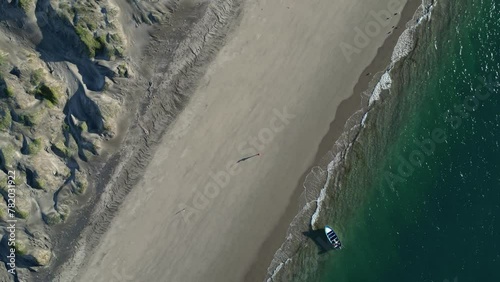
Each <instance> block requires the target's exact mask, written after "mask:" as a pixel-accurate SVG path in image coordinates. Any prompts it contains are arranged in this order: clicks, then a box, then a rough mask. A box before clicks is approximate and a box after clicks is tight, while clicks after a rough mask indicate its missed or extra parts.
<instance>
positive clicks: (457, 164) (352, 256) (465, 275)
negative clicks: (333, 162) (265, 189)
mask: <svg viewBox="0 0 500 282" xmlns="http://www.w3.org/2000/svg"><path fill="white" fill-rule="evenodd" d="M426 3H428V4H432V13H428V15H429V17H428V18H425V19H424V18H422V19H420V21H422V22H421V23H420V24H419V25H418V27H417V28H415V29H414V37H413V38H414V39H415V40H414V42H415V48H414V49H413V51H412V52H411V53H410V54H409V55H408V56H407V57H406V58H404V59H402V60H400V61H399V62H397V63H395V64H394V65H392V68H391V70H390V72H388V74H390V77H391V80H392V85H391V88H390V90H386V91H383V92H382V93H381V95H380V99H379V100H377V101H375V102H373V103H372V105H371V106H370V109H369V111H368V114H367V115H366V117H365V118H364V119H363V122H362V126H360V127H359V128H358V129H357V131H356V132H357V135H356V136H355V137H354V139H355V141H354V142H352V145H348V146H346V147H345V148H344V152H343V154H341V157H342V159H343V162H342V166H341V167H340V166H338V167H335V168H333V170H332V171H330V174H329V176H330V177H328V178H329V179H328V180H329V182H328V183H327V186H326V189H324V190H323V192H324V193H323V195H322V197H321V200H322V201H321V202H320V206H321V207H320V209H318V208H317V207H316V206H314V207H308V208H307V210H314V209H315V210H316V212H315V215H314V218H313V221H312V223H313V224H312V225H313V226H312V229H313V230H310V232H309V233H308V234H306V236H303V235H302V237H305V239H300V240H299V239H297V240H296V244H295V245H294V247H290V246H284V247H287V248H288V252H285V251H281V252H279V253H277V256H276V257H275V262H278V261H279V262H281V264H279V267H278V269H277V270H276V267H274V268H272V267H271V268H270V274H274V276H273V278H272V279H270V280H271V281H457V282H458V281H460V282H463V281H500V0H454V1H451V0H439V1H437V2H433V1H427V2H426ZM426 7H427V8H429V7H431V6H430V5H427V6H426ZM317 174H320V173H317ZM323 174H324V173H323ZM323 174H321V175H320V177H318V178H317V179H322V180H323V181H326V177H324V175H323ZM322 177H323V178H322ZM325 224H328V225H330V226H332V227H333V228H334V229H335V230H336V232H337V233H338V235H339V237H340V239H341V241H342V243H343V245H344V247H343V249H341V250H326V249H325V246H324V243H323V241H324V239H322V237H321V231H322V230H320V229H319V228H320V227H322V226H324V225H325ZM302 228H304V227H303V226H302ZM317 229H319V230H317ZM304 234H305V233H304ZM294 236H295V237H296V238H299V237H300V235H297V234H294V233H293V232H291V236H289V237H290V238H292V237H294ZM276 265H277V263H276V264H275V266H276ZM271 270H273V271H271Z"/></svg>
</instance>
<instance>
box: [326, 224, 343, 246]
mask: <svg viewBox="0 0 500 282" xmlns="http://www.w3.org/2000/svg"><path fill="white" fill-rule="evenodd" d="M325 235H326V238H327V239H328V241H329V242H330V244H332V246H333V248H334V249H342V244H341V243H340V239H339V237H338V236H337V234H336V233H335V231H333V228H331V227H330V226H328V225H326V226H325Z"/></svg>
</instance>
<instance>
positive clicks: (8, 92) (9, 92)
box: [3, 86, 14, 97]
mask: <svg viewBox="0 0 500 282" xmlns="http://www.w3.org/2000/svg"><path fill="white" fill-rule="evenodd" d="M3 93H4V94H5V95H6V96H7V97H14V90H13V89H12V88H11V87H9V86H7V87H5V88H4V89H3Z"/></svg>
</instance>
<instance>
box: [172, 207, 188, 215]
mask: <svg viewBox="0 0 500 282" xmlns="http://www.w3.org/2000/svg"><path fill="white" fill-rule="evenodd" d="M185 210H186V208H183V209H182V210H180V211H178V212H176V213H175V214H174V215H178V214H179V213H181V212H183V211H185Z"/></svg>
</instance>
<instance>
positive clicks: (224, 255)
mask: <svg viewBox="0 0 500 282" xmlns="http://www.w3.org/2000/svg"><path fill="white" fill-rule="evenodd" d="M366 2H367V1H352V0H351V1H346V0H342V1H341V0H311V1H286V0H283V1H274V0H269V1H247V2H246V4H245V7H244V9H243V18H242V21H241V24H240V26H239V27H238V28H237V29H236V30H234V31H233V32H232V34H231V35H230V37H229V39H228V40H227V44H226V45H225V46H224V47H223V48H222V49H221V51H220V53H219V54H218V55H217V57H216V58H215V60H214V61H213V63H212V64H211V65H210V67H209V69H208V71H207V73H206V74H205V76H204V77H203V79H202V81H201V82H200V84H199V87H198V89H197V90H196V93H195V95H194V96H193V98H192V99H191V101H190V103H189V104H188V105H187V107H186V109H185V110H184V111H183V112H182V114H180V115H179V117H178V118H177V121H176V122H175V123H174V124H173V125H172V127H171V129H170V130H169V131H168V132H167V134H165V136H164V138H163V141H162V144H161V145H160V147H159V149H158V150H157V151H156V153H155V156H154V157H153V160H152V161H151V163H150V164H149V165H148V167H147V170H146V171H145V172H144V175H143V179H142V180H141V181H140V182H139V184H138V185H137V186H136V187H135V188H134V190H133V191H132V192H131V193H130V194H129V195H128V197H127V199H126V201H125V202H124V203H123V205H122V206H121V208H120V211H119V212H118V214H117V215H116V217H115V218H114V219H113V221H112V224H111V226H110V229H109V230H108V232H107V233H106V234H105V235H104V236H103V238H102V241H101V244H100V245H99V247H98V248H97V249H96V251H95V252H94V253H93V254H92V255H91V256H90V257H89V258H88V263H87V264H86V266H85V268H84V269H81V270H80V273H79V276H78V279H76V280H77V281H95V282H98V281H169V282H177V281H179V282H181V281H182V282H190V281H242V280H243V279H244V277H245V275H246V274H247V271H248V269H249V268H250V266H251V265H252V263H253V262H254V260H255V259H256V257H257V255H258V252H259V249H260V247H261V246H262V244H263V242H264V241H265V240H266V239H267V238H268V236H269V235H270V231H272V230H273V228H274V227H275V226H276V225H277V224H278V223H279V220H280V218H281V217H282V215H283V214H284V213H285V210H286V209H287V207H288V206H289V204H290V200H291V198H292V195H293V193H294V190H295V188H296V186H297V183H298V181H299V180H300V178H301V176H302V175H303V174H304V172H305V171H306V170H307V169H308V168H309V167H310V166H311V165H312V164H313V162H314V159H315V156H316V153H317V148H318V145H319V144H320V142H321V141H322V138H323V137H324V136H325V135H326V134H327V132H328V130H329V125H330V122H331V121H332V120H333V119H334V118H335V116H336V112H337V111H336V109H337V107H338V106H339V105H340V103H341V102H342V101H343V100H345V99H346V98H348V97H349V96H350V95H351V94H352V93H353V89H354V86H355V84H356V82H357V81H358V78H359V77H360V75H361V74H362V72H363V70H364V69H365V68H366V67H367V66H368V65H369V63H370V62H371V61H372V59H373V58H374V57H375V55H376V53H377V50H378V48H379V47H380V46H381V45H382V43H383V42H384V40H385V39H386V38H387V36H388V35H387V32H388V31H390V30H391V27H392V26H393V25H396V24H397V22H398V20H399V15H398V16H394V15H391V19H390V20H389V21H388V22H389V24H388V25H387V27H385V28H383V29H382V30H381V31H380V32H378V33H377V34H376V35H374V36H373V37H371V38H370V42H369V44H368V46H367V47H366V48H362V50H361V52H360V54H355V55H354V56H352V60H351V61H350V62H347V60H346V58H345V57H344V55H343V54H342V51H341V49H340V43H342V42H345V43H349V44H351V45H354V43H353V39H354V36H355V32H354V28H355V27H359V28H361V29H364V28H365V26H366V24H367V23H368V22H370V21H373V17H372V16H370V14H369V12H370V11H375V12H378V11H381V10H387V3H388V2H390V1H388V0H376V1H369V3H366ZM395 2H398V1H395ZM398 3H400V5H399V7H400V9H399V10H401V9H402V7H403V5H404V4H405V3H406V1H400V2H398ZM284 109H286V112H288V113H289V114H290V116H293V118H292V117H290V118H289V120H288V122H283V121H282V120H280V119H277V118H276V117H277V115H276V111H279V112H283V110H284ZM264 132H266V133H267V135H266V133H264ZM269 132H272V133H271V134H269ZM259 134H261V135H262V137H269V139H271V138H270V136H272V140H267V141H268V142H265V144H263V143H262V142H261V141H255V137H257V140H258V136H259ZM332 141H333V140H332ZM245 142H249V143H250V142H256V143H257V144H258V145H259V146H260V147H261V148H259V151H260V152H261V153H262V156H260V157H257V158H253V159H250V160H248V161H246V162H243V163H240V164H239V165H238V166H237V168H238V169H239V170H240V171H239V173H236V174H235V175H232V176H230V181H229V183H228V184H227V185H226V186H225V187H222V188H220V191H219V192H218V193H217V191H215V192H214V189H215V188H214V187H213V186H212V188H213V189H212V190H210V191H211V192H213V193H214V194H215V195H211V196H213V197H212V199H209V200H208V201H207V203H208V206H207V207H204V208H201V211H200V212H199V213H198V215H199V216H198V217H196V218H191V219H192V220H191V221H188V222H186V221H184V218H185V216H187V215H189V213H190V212H192V211H194V209H193V207H194V204H193V199H199V198H197V197H199V195H200V194H199V193H197V192H203V191H204V189H205V187H206V185H207V184H208V183H213V182H212V180H211V176H210V175H211V173H217V172H220V171H228V169H227V163H228V162H233V163H234V162H235V161H236V160H238V159H240V158H242V157H244V156H245V154H246V153H251V150H246V151H245V152H242V150H241V148H240V150H239V149H238V146H239V145H240V144H245ZM244 148H247V149H248V148H250V146H249V145H244ZM233 168H234V167H233ZM197 195H198V196H197ZM199 202H200V203H198V204H199V205H197V206H198V207H200V205H201V204H205V203H202V202H203V201H201V200H200V201H199ZM183 204H185V205H187V208H186V210H185V211H183V212H181V213H179V214H177V215H175V213H176V212H177V211H179V210H180V209H182V207H183ZM179 207H181V208H179ZM276 236H281V237H282V236H284V234H276ZM270 251H271V252H274V250H270ZM264 275H265V273H262V274H261V277H262V278H263V277H264ZM253 277H259V275H253ZM256 280H259V279H258V278H256Z"/></svg>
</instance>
